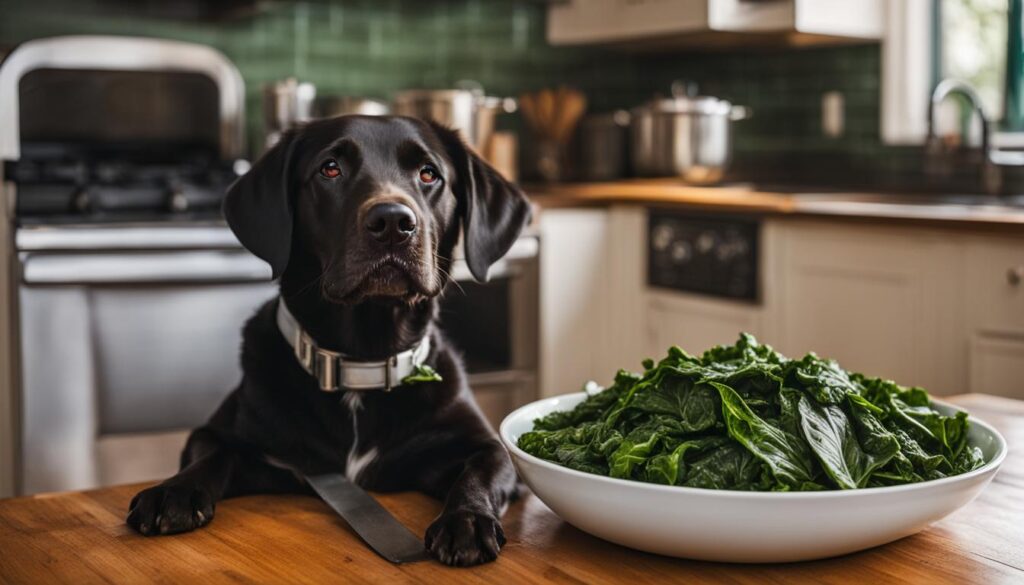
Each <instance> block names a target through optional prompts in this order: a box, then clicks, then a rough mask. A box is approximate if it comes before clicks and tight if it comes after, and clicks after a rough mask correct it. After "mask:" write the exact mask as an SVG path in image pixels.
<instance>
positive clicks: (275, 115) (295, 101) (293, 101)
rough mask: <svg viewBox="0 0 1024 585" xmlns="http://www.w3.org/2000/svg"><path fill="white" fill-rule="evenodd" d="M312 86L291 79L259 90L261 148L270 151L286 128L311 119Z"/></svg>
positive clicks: (313, 87)
mask: <svg viewBox="0 0 1024 585" xmlns="http://www.w3.org/2000/svg"><path fill="white" fill-rule="evenodd" d="M314 99H316V86H315V85H313V84H312V83H307V82H299V81H298V80H296V79H295V78H294V77H289V78H288V79H282V80H281V81H277V82H274V83H271V84H268V85H265V86H264V87H263V131H264V138H263V139H264V147H265V148H270V147H271V146H273V145H274V144H276V143H277V141H278V140H280V139H281V134H283V133H284V132H285V131H287V130H289V129H290V128H294V127H295V126H297V125H299V124H302V123H303V122H308V121H309V120H310V119H312V117H313V100H314Z"/></svg>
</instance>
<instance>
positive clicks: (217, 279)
mask: <svg viewBox="0 0 1024 585" xmlns="http://www.w3.org/2000/svg"><path fill="white" fill-rule="evenodd" d="M20 260H21V269H22V282H21V285H20V290H19V297H20V298H19V300H20V313H19V317H20V329H21V381H22V384H21V386H22V399H21V403H22V415H23V418H22V440H23V444H22V459H21V462H22V475H21V479H22V482H21V483H22V485H21V488H22V489H21V491H22V492H23V493H36V492H41V491H54V490H68V489H82V488H89V487H95V486H100V485H110V484H115V483H124V482H132V481H141V480H149V479H154V478H158V477H161V476H166V475H170V474H173V473H174V472H175V471H176V470H177V466H178V454H179V453H180V451H181V447H182V445H183V443H184V440H185V437H186V436H187V432H188V429H190V428H192V427H195V426H197V425H199V424H202V423H203V422H204V421H205V420H206V419H207V418H209V416H210V415H211V414H212V413H213V412H214V410H215V409H216V408H217V405H218V404H219V403H220V401H221V400H222V399H223V398H224V396H225V395H226V394H227V393H228V392H230V391H231V390H232V389H233V388H234V387H235V386H236V385H237V384H238V382H239V380H240V379H241V370H240V366H239V358H238V356H239V348H240V345H241V338H240V337H241V328H242V325H243V324H244V322H245V320H246V319H248V318H249V317H250V316H251V315H252V314H253V312H254V311H255V310H256V308H257V307H259V306H260V305H261V304H262V303H264V302H265V301H267V300H268V299H270V298H272V297H273V296H274V295H275V294H276V287H275V286H274V285H273V284H272V283H271V282H270V274H269V268H268V267H267V266H266V264H264V263H263V262H262V261H260V260H258V259H256V258H255V257H253V256H252V255H251V254H249V253H248V252H245V251H244V250H161V251H151V252H126V251H109V250H107V251H81V252H22V253H21V255H20Z"/></svg>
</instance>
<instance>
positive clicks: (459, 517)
mask: <svg viewBox="0 0 1024 585" xmlns="http://www.w3.org/2000/svg"><path fill="white" fill-rule="evenodd" d="M425 541H426V545H427V550H429V551H430V554H432V555H434V558H436V559H437V560H439V561H441V562H442V563H444V564H446V565H452V566H456V567H470V566H473V565H479V564H481V563H489V562H491V561H493V560H494V559H496V558H498V552H499V551H501V547H502V546H504V545H505V531H504V530H502V529H501V522H500V521H499V520H498V519H497V518H495V517H494V515H492V514H480V513H477V512H472V511H469V510H456V511H453V512H448V511H445V512H441V515H440V516H438V517H437V519H436V520H434V523H433V524H431V525H430V528H427V537H426V539H425Z"/></svg>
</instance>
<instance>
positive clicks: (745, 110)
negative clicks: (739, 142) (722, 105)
mask: <svg viewBox="0 0 1024 585" xmlns="http://www.w3.org/2000/svg"><path fill="white" fill-rule="evenodd" d="M753 115H754V111H753V110H751V109H750V108H749V107H747V106H733V107H732V109H731V110H729V119H730V120H732V121H734V122H735V121H737V120H746V119H747V118H750V117H753Z"/></svg>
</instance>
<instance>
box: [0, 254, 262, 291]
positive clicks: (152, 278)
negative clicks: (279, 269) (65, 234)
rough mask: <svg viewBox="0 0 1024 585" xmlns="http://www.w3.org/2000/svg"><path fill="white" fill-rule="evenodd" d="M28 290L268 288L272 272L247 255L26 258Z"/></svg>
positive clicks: (23, 266) (23, 275)
mask: <svg viewBox="0 0 1024 585" xmlns="http://www.w3.org/2000/svg"><path fill="white" fill-rule="evenodd" d="M19 259H20V260H21V281H22V282H23V283H24V284H27V285H61V284H129V283H144V284H174V283H231V282H270V275H271V272H270V266H269V265H268V264H267V263H266V262H264V261H263V260H260V259H259V258H257V257H255V256H253V255H252V254H250V253H249V252H246V251H245V250H188V251H159V252H89V253H77V254H76V253H33V252H22V253H21V254H20V255H19Z"/></svg>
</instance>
